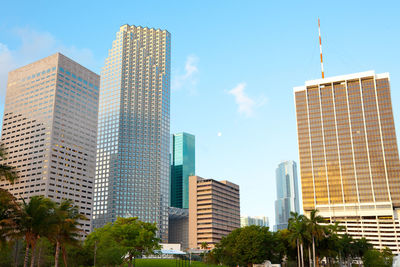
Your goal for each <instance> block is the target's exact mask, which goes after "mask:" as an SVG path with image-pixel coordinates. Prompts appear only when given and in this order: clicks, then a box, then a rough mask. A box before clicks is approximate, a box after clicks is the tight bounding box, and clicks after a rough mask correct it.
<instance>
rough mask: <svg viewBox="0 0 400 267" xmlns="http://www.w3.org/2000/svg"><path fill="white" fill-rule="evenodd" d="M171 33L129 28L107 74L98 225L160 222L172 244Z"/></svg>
mask: <svg viewBox="0 0 400 267" xmlns="http://www.w3.org/2000/svg"><path fill="white" fill-rule="evenodd" d="M170 52H171V35H170V33H169V32H168V31H166V30H160V29H151V28H147V27H140V26H138V27H137V26H130V25H123V26H121V27H120V29H119V31H118V32H117V34H116V39H115V40H114V41H113V44H112V48H111V49H110V50H109V53H108V57H107V58H106V60H105V65H104V68H103V69H102V72H101V82H100V83H101V86H100V87H101V90H100V108H99V109H100V110H99V130H98V138H97V164H96V182H95V193H94V213H93V219H94V227H101V226H103V225H104V224H106V223H108V222H113V221H115V220H116V218H117V217H130V216H137V217H138V218H139V219H140V220H142V221H145V222H156V224H157V227H158V229H159V233H158V235H159V237H160V238H162V239H163V240H164V241H167V240H168V205H169V176H170V162H169V141H170V140H169V139H170V132H169V131H170V128H169V127H170V66H171V61H170V60H171V53H170Z"/></svg>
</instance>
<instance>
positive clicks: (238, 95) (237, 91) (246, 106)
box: [228, 82, 267, 117]
mask: <svg viewBox="0 0 400 267" xmlns="http://www.w3.org/2000/svg"><path fill="white" fill-rule="evenodd" d="M246 86H247V85H246V83H244V82H243V83H239V84H238V85H236V86H235V88H233V89H232V90H230V91H229V92H228V93H229V94H231V95H233V96H234V97H235V102H236V104H237V105H238V112H239V113H240V114H243V115H245V116H246V117H251V116H253V115H254V110H255V109H256V108H257V107H261V106H263V105H264V104H265V102H266V101H267V99H266V98H265V97H264V96H262V97H259V99H258V100H257V101H255V100H254V99H252V98H250V97H249V96H248V95H247V94H246V93H245V91H244V90H245V88H246Z"/></svg>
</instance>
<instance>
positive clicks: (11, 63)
mask: <svg viewBox="0 0 400 267" xmlns="http://www.w3.org/2000/svg"><path fill="white" fill-rule="evenodd" d="M13 34H14V35H15V37H17V39H18V40H19V42H20V44H19V46H18V47H16V48H13V49H11V48H10V47H8V46H7V44H3V43H0V98H4V96H5V91H6V87H7V77H8V72H10V71H11V70H13V69H15V68H18V67H22V66H24V65H26V64H29V63H32V62H34V61H36V60H39V59H41V58H44V57H47V56H50V55H52V54H54V53H56V52H61V53H62V54H64V55H66V56H68V57H70V58H71V59H73V60H75V61H77V62H78V63H80V64H82V65H83V66H85V67H87V68H89V69H92V70H94V71H95V72H96V71H97V69H93V68H97V66H98V64H97V63H96V61H95V59H94V56H93V53H92V51H90V50H89V49H87V48H83V49H80V48H77V47H75V46H67V45H65V44H63V43H62V42H60V41H58V40H57V39H56V38H55V37H54V36H53V35H52V34H50V33H48V32H39V31H36V30H33V29H30V28H18V29H15V30H14V31H13Z"/></svg>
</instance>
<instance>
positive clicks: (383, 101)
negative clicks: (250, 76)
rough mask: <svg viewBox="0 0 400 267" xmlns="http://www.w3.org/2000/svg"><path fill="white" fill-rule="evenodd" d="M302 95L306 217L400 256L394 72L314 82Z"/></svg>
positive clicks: (300, 133) (299, 101) (297, 100)
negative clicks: (313, 215)
mask: <svg viewBox="0 0 400 267" xmlns="http://www.w3.org/2000/svg"><path fill="white" fill-rule="evenodd" d="M396 90H397V88H396ZM294 95H295V103H296V118H297V133H298V143H299V157H300V173H301V186H302V193H303V194H302V197H303V209H304V213H305V214H306V215H308V214H309V213H310V212H311V211H312V210H313V209H317V210H319V215H320V216H322V217H324V218H325V220H326V221H327V222H330V223H335V222H338V223H340V225H343V226H346V233H347V234H349V235H352V236H354V237H355V238H362V237H365V238H366V239H367V240H368V241H369V242H370V243H371V244H373V245H374V247H375V248H376V249H384V248H385V247H389V248H390V249H391V250H392V251H393V253H394V254H399V253H400V242H399V240H400V220H399V217H400V216H399V215H400V179H399V177H400V161H399V154H398V148H397V140H396V131H395V124H394V118H393V111H392V103H391V96H390V77H389V73H381V74H376V73H375V72H374V71H366V72H361V73H353V74H348V75H343V76H336V77H329V78H325V79H317V80H312V81H306V82H305V85H303V86H300V87H295V88H294ZM397 108H398V107H397Z"/></svg>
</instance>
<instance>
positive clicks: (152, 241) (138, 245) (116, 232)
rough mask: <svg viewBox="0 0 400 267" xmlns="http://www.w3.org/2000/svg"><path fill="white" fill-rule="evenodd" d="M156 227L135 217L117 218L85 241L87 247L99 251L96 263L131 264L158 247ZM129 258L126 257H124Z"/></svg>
mask: <svg viewBox="0 0 400 267" xmlns="http://www.w3.org/2000/svg"><path fill="white" fill-rule="evenodd" d="M156 232H157V227H156V225H155V224H153V223H145V222H142V221H139V220H138V219H137V218H136V217H135V218H118V219H117V220H116V221H115V222H114V224H111V223H109V224H107V225H105V226H104V227H102V228H98V229H95V231H94V232H93V233H91V234H90V235H89V236H88V237H87V239H86V241H85V247H86V248H87V249H89V250H90V251H93V254H94V251H95V250H96V264H97V263H98V264H99V265H118V264H121V263H122V262H124V261H127V262H128V263H129V265H131V264H132V261H133V259H134V258H136V257H138V256H142V255H150V254H153V253H154V250H156V249H159V248H160V246H159V241H160V240H159V239H158V238H157V237H156ZM125 257H126V259H125Z"/></svg>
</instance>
